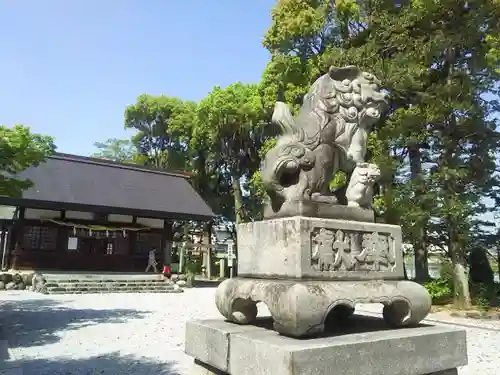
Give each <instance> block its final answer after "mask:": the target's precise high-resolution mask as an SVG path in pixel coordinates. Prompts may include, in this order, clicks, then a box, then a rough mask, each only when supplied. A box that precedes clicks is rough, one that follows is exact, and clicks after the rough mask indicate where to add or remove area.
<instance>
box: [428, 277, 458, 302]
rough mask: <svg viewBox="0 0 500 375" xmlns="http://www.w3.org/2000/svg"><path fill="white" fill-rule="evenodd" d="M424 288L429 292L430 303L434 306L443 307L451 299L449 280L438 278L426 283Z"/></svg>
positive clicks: (451, 291) (451, 288)
mask: <svg viewBox="0 0 500 375" xmlns="http://www.w3.org/2000/svg"><path fill="white" fill-rule="evenodd" d="M424 287H425V288H426V289H427V291H428V292H429V294H430V296H431V298H432V303H433V304H435V305H445V304H447V303H450V302H451V300H452V299H453V286H452V283H451V280H449V279H447V278H444V277H440V278H439V279H435V280H431V281H428V282H426V283H425V284H424Z"/></svg>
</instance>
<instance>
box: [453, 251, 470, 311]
mask: <svg viewBox="0 0 500 375" xmlns="http://www.w3.org/2000/svg"><path fill="white" fill-rule="evenodd" d="M450 242H451V241H450ZM452 247H455V248H454V249H451V248H450V251H451V263H452V264H453V291H454V293H453V304H454V305H455V307H457V308H459V309H470V308H471V306H472V301H471V297H470V290H469V280H468V278H467V273H466V271H465V259H463V257H462V256H461V255H460V254H461V251H460V250H459V249H457V248H456V246H455V245H452Z"/></svg>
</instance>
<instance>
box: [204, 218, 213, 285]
mask: <svg viewBox="0 0 500 375" xmlns="http://www.w3.org/2000/svg"><path fill="white" fill-rule="evenodd" d="M212 226H213V223H212V222H209V223H207V224H206V226H205V229H206V234H207V244H208V247H207V248H206V250H205V252H204V253H203V254H204V255H205V254H206V256H204V258H205V259H204V265H205V269H206V275H205V276H206V277H207V278H208V279H211V278H212V250H213V249H212V246H211V245H212Z"/></svg>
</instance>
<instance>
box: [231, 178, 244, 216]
mask: <svg viewBox="0 0 500 375" xmlns="http://www.w3.org/2000/svg"><path fill="white" fill-rule="evenodd" d="M231 185H232V190H233V196H234V220H235V223H236V224H240V223H241V222H242V221H243V212H242V210H243V196H242V194H241V186H240V179H239V177H238V176H236V175H235V174H233V175H232V176H231Z"/></svg>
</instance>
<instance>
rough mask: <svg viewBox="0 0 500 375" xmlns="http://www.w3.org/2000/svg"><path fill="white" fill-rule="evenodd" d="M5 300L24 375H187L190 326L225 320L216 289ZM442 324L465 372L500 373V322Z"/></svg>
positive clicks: (26, 295)
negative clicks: (461, 344)
mask: <svg viewBox="0 0 500 375" xmlns="http://www.w3.org/2000/svg"><path fill="white" fill-rule="evenodd" d="M1 295H2V297H4V298H3V301H2V302H1V304H2V306H1V307H0V324H1V326H2V331H3V336H4V339H7V340H8V341H9V345H10V347H11V349H12V351H13V354H14V356H15V357H16V358H17V359H18V360H21V362H22V363H23V368H24V375H63V374H64V375H98V374H105V375H118V374H134V375H149V374H151V375H153V374H154V375H181V374H187V373H188V368H189V366H190V364H191V361H192V360H191V358H189V357H187V356H186V355H185V354H184V353H183V346H184V326H185V322H186V321H187V320H189V319H193V318H195V319H199V318H206V319H209V318H220V315H219V313H218V311H217V309H216V308H215V305H214V297H213V296H214V289H213V288H199V289H191V290H187V291H186V292H185V293H181V294H167V295H158V294H105V295H67V296H43V295H39V294H34V293H31V292H2V294H1ZM380 310H381V308H380V307H379V306H377V305H363V306H360V308H359V311H360V312H367V313H377V312H379V311H380ZM262 312H263V313H264V314H265V310H264V309H262ZM443 319H445V320H446V323H445V324H453V325H460V326H462V327H463V328H464V329H466V330H467V339H468V350H469V363H470V364H469V365H468V366H466V367H464V368H462V369H461V370H460V374H461V375H478V374H481V375H495V374H498V367H500V359H499V358H500V357H499V355H498V349H497V348H498V347H497V345H498V342H499V341H500V322H491V321H489V322H483V321H474V320H470V319H460V318H450V317H447V315H445V314H443V313H439V314H432V315H431V316H430V321H431V322H432V323H435V322H434V320H441V321H442V320H443ZM441 324H443V323H441Z"/></svg>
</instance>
